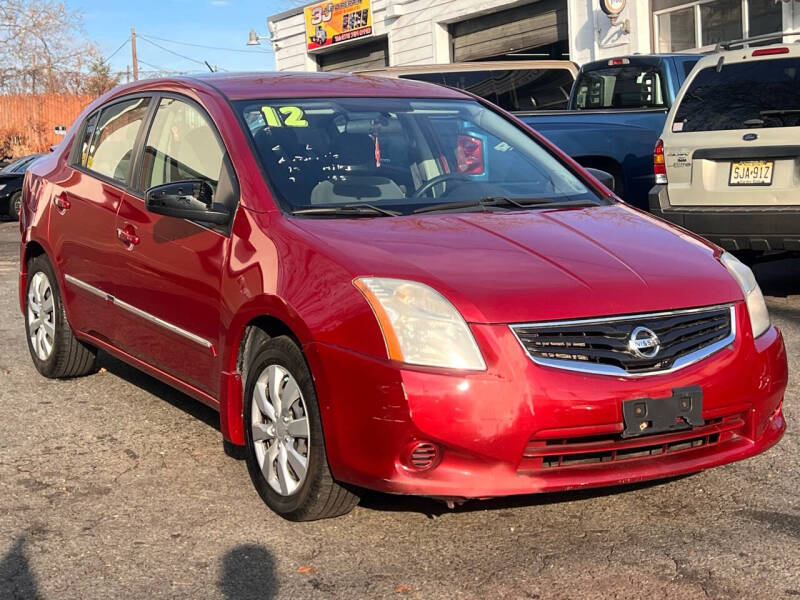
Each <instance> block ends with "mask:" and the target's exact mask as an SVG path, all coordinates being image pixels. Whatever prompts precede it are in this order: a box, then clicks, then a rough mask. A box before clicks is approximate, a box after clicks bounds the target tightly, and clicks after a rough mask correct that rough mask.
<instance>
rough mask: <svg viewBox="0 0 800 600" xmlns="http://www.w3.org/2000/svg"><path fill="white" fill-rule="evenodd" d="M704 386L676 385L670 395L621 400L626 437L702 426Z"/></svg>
mask: <svg viewBox="0 0 800 600" xmlns="http://www.w3.org/2000/svg"><path fill="white" fill-rule="evenodd" d="M702 412H703V390H701V389H700V386H697V385H695V386H692V387H685V388H676V389H674V390H672V396H670V397H669V398H639V399H637V400H628V401H626V402H623V403H622V418H623V420H624V422H625V431H623V432H622V437H623V438H631V437H637V436H640V435H650V434H654V433H669V432H670V431H679V430H681V429H690V428H692V427H702V426H703V425H705V421H704V420H703V416H702Z"/></svg>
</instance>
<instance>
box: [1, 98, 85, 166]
mask: <svg viewBox="0 0 800 600" xmlns="http://www.w3.org/2000/svg"><path fill="white" fill-rule="evenodd" d="M92 100H94V97H93V96H90V95H85V94H8V95H5V94H3V95H0V159H3V158H6V157H13V158H17V157H19V156H24V155H26V154H32V153H34V152H47V151H48V150H49V148H50V146H53V145H57V144H58V143H60V142H61V140H62V139H63V135H59V134H58V133H56V128H57V127H58V128H62V127H64V128H67V129H68V128H69V127H70V125H72V122H73V121H74V120H75V119H76V117H77V116H78V115H79V114H80V113H81V111H82V110H83V109H84V108H86V106H88V105H89V104H90V103H91V102H92ZM62 131H63V130H62Z"/></svg>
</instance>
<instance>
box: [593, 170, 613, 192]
mask: <svg viewBox="0 0 800 600" xmlns="http://www.w3.org/2000/svg"><path fill="white" fill-rule="evenodd" d="M586 170H587V171H589V173H591V174H592V176H593V177H594V178H595V179H597V181H599V182H600V183H602V184H603V185H604V186H606V187H607V188H608V189H610V190H611V191H612V192H613V191H614V186H615V185H616V183H617V182H616V180H615V179H614V176H613V175H612V174H611V173H609V172H608V171H602V170H601V169H593V168H591V167H586Z"/></svg>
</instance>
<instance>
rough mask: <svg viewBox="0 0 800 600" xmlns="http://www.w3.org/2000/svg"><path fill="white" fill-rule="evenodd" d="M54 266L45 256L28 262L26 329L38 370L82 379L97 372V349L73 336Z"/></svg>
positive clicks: (50, 374) (53, 376) (49, 374)
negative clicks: (81, 377)
mask: <svg viewBox="0 0 800 600" xmlns="http://www.w3.org/2000/svg"><path fill="white" fill-rule="evenodd" d="M56 281H57V280H56V276H55V273H54V272H53V267H52V266H51V265H50V263H49V262H48V260H47V259H46V258H45V257H44V256H37V257H36V258H34V259H33V260H31V261H30V263H28V284H27V286H26V290H25V328H26V330H27V334H28V335H27V336H26V337H27V339H28V349H29V350H30V353H31V358H32V359H33V364H34V366H35V367H36V370H37V371H39V373H41V374H42V375H44V376H45V377H49V378H51V379H64V378H68V377H80V376H81V375H87V374H89V373H91V372H93V371H94V362H95V355H96V353H97V351H96V350H95V348H93V347H91V346H89V345H87V344H84V343H83V342H81V341H80V340H78V339H77V338H76V337H75V335H74V334H73V333H72V329H71V328H70V326H69V323H68V322H67V315H66V313H65V312H64V303H63V301H62V299H61V294H60V293H59V290H58V284H57V283H56Z"/></svg>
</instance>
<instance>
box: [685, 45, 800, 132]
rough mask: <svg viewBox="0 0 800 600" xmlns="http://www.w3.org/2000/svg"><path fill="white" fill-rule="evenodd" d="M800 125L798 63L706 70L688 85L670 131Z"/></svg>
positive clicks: (760, 63)
mask: <svg viewBox="0 0 800 600" xmlns="http://www.w3.org/2000/svg"><path fill="white" fill-rule="evenodd" d="M798 126H800V59H797V58H781V59H772V60H756V61H747V62H741V63H733V64H727V65H726V64H724V63H723V64H722V66H721V68H719V69H718V68H717V67H716V66H714V67H707V68H705V69H703V70H702V71H700V72H699V73H698V74H697V76H696V77H695V78H694V79H693V80H692V82H691V83H690V84H689V87H688V88H687V90H686V93H685V94H684V95H683V100H681V104H680V106H679V107H678V109H677V112H676V113H675V121H674V122H673V124H672V131H673V132H675V133H679V132H690V131H722V130H730V129H762V128H769V127H798Z"/></svg>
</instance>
